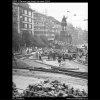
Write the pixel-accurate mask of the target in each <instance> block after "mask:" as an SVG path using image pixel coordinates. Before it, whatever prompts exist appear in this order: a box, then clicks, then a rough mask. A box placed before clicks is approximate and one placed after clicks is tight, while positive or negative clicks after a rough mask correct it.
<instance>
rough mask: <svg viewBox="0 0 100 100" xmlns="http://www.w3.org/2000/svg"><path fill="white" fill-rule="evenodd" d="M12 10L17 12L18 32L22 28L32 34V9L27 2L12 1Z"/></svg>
mask: <svg viewBox="0 0 100 100" xmlns="http://www.w3.org/2000/svg"><path fill="white" fill-rule="evenodd" d="M14 9H15V10H14ZM13 10H14V11H16V12H15V13H16V14H17V28H18V33H21V32H22V31H23V30H28V31H29V32H30V33H31V34H34V25H33V24H34V22H33V21H34V20H33V13H34V11H33V10H32V9H30V8H29V6H28V4H25V3H24V4H23V3H13Z"/></svg>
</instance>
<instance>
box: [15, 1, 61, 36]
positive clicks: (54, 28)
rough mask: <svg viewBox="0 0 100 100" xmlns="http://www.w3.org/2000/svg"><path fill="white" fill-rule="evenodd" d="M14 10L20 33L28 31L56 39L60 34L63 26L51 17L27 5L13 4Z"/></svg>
mask: <svg viewBox="0 0 100 100" xmlns="http://www.w3.org/2000/svg"><path fill="white" fill-rule="evenodd" d="M13 10H14V12H15V13H16V15H17V17H16V21H17V29H18V33H22V32H23V31H24V30H28V31H29V32H30V33H32V34H33V35H37V36H40V35H45V36H46V37H47V38H54V37H55V35H56V34H60V31H61V24H60V22H59V21H57V20H56V19H54V18H53V17H51V16H46V15H45V14H41V13H39V12H37V11H34V10H32V9H31V8H29V5H28V4H26V3H13Z"/></svg>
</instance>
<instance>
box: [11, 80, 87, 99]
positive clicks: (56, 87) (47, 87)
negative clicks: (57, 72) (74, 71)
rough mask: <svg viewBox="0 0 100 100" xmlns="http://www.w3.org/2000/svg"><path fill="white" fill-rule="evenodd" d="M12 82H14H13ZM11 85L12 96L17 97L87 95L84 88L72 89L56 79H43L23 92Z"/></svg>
mask: <svg viewBox="0 0 100 100" xmlns="http://www.w3.org/2000/svg"><path fill="white" fill-rule="evenodd" d="M13 84H14V83H13ZM16 91H17V89H16V87H15V86H14V85H13V98H17V97H18V96H19V97H88V93H87V92H86V91H85V90H79V89H74V88H73V87H71V86H69V85H66V84H64V83H61V82H59V81H57V80H54V81H49V80H45V81H44V82H41V83H39V84H33V85H29V86H28V87H27V88H26V89H25V90H23V93H21V94H20V93H18V91H17V92H16Z"/></svg>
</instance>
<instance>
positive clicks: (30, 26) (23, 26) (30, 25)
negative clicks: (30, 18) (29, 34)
mask: <svg viewBox="0 0 100 100" xmlns="http://www.w3.org/2000/svg"><path fill="white" fill-rule="evenodd" d="M20 27H21V28H26V29H28V28H29V29H32V24H27V23H21V26H20Z"/></svg>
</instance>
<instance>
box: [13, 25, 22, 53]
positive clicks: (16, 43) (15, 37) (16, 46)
mask: <svg viewBox="0 0 100 100" xmlns="http://www.w3.org/2000/svg"><path fill="white" fill-rule="evenodd" d="M12 35H13V36H12V44H13V50H15V51H18V50H19V49H20V40H21V37H20V35H19V34H18V32H17V29H16V28H14V27H13V34H12Z"/></svg>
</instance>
